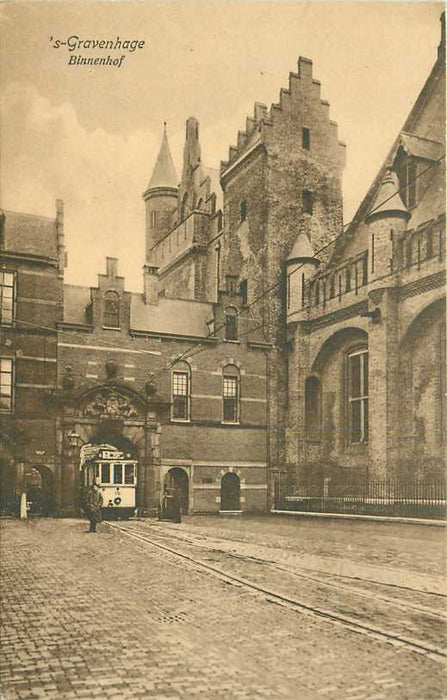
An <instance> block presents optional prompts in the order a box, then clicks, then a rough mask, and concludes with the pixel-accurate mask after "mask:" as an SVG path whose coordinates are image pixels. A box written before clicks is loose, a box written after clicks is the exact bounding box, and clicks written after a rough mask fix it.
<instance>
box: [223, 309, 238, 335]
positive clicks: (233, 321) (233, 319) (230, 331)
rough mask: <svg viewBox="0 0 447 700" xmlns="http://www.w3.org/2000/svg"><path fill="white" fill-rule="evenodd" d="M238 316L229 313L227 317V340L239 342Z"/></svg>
mask: <svg viewBox="0 0 447 700" xmlns="http://www.w3.org/2000/svg"><path fill="white" fill-rule="evenodd" d="M237 325H238V324H237V315H236V314H235V313H232V312H227V315H226V316H225V340H237V337H238V330H237Z"/></svg>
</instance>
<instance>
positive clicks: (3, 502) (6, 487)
mask: <svg viewBox="0 0 447 700" xmlns="http://www.w3.org/2000/svg"><path fill="white" fill-rule="evenodd" d="M15 510H16V503H15V496H14V466H13V465H12V464H11V463H9V462H6V461H0V515H12V514H13V513H14V511H15Z"/></svg>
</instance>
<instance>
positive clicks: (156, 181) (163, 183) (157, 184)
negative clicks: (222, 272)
mask: <svg viewBox="0 0 447 700" xmlns="http://www.w3.org/2000/svg"><path fill="white" fill-rule="evenodd" d="M143 199H144V201H145V204H146V260H149V259H150V257H151V254H150V250H151V248H152V246H153V245H155V243H157V242H158V241H159V240H160V239H161V238H162V237H163V236H164V235H165V234H166V233H168V231H169V230H170V229H171V227H172V223H173V221H172V219H173V212H174V211H175V209H176V207H177V202H178V181H177V175H176V172H175V167H174V162H173V160H172V156H171V151H170V150H169V144H168V136H167V133H166V122H165V125H164V132H163V139H162V142H161V147H160V152H159V154H158V158H157V161H156V163H155V167H154V170H153V172H152V176H151V179H150V180H149V184H148V186H147V188H146V191H145V192H144V193H143Z"/></svg>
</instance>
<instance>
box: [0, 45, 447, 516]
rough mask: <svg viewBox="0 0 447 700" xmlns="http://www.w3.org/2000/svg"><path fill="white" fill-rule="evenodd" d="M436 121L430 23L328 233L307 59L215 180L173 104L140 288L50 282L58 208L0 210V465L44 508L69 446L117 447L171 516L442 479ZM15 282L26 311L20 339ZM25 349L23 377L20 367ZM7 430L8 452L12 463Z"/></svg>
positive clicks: (335, 163) (63, 478)
mask: <svg viewBox="0 0 447 700" xmlns="http://www.w3.org/2000/svg"><path fill="white" fill-rule="evenodd" d="M444 115H445V38H444V34H443V37H442V40H441V44H440V46H439V50H438V57H437V60H436V63H435V65H434V67H433V70H432V71H431V73H430V75H429V77H428V79H427V81H426V84H425V85H424V87H423V89H422V92H421V94H420V95H419V97H418V98H417V100H416V103H415V105H414V107H413V109H412V110H411V113H410V114H409V116H408V118H407V120H406V122H405V124H404V125H403V128H402V131H401V132H400V133H399V134H398V136H397V138H396V140H395V143H394V144H393V147H392V149H391V151H390V153H389V154H388V155H387V157H386V159H385V161H384V164H383V166H382V168H381V169H380V171H379V173H378V174H377V177H376V178H375V180H374V182H373V184H372V186H371V187H370V189H369V191H368V193H367V194H366V197H365V198H364V200H363V202H362V203H361V205H360V207H359V209H358V211H357V213H356V215H355V217H354V219H353V221H352V222H350V224H349V225H348V226H347V227H345V229H344V228H343V206H342V186H341V182H342V172H343V167H344V162H345V145H344V144H343V143H342V142H340V141H339V139H338V135H337V125H336V124H335V123H334V122H333V121H331V119H330V116H329V105H328V103H327V102H326V101H325V100H324V99H322V98H321V86H320V83H319V82H318V80H316V79H315V78H314V77H313V71H312V62H311V61H310V60H309V59H306V58H300V59H299V62H298V70H297V72H296V73H291V74H290V76H289V85H288V88H287V89H283V90H281V92H280V98H279V102H278V103H277V104H273V105H272V106H271V108H270V110H268V109H267V107H266V106H264V105H261V104H259V103H257V104H256V105H255V107H254V112H253V116H251V117H248V118H247V120H246V124H245V128H244V130H243V131H240V132H239V133H238V136H237V144H236V145H235V146H232V147H230V150H229V157H228V160H227V161H226V162H224V163H222V164H221V169H220V173H217V172H216V171H214V170H212V169H209V168H206V167H205V166H204V165H203V162H202V158H201V149H200V138H199V124H198V122H197V120H196V119H195V118H193V117H190V118H189V119H188V120H187V122H186V135H185V147H184V155H183V169H182V176H181V180H180V183H178V180H177V175H176V172H175V167H174V164H173V161H172V157H171V154H170V151H169V145H168V138H167V134H166V129H165V131H164V134H163V138H162V144H161V148H160V153H159V155H158V158H157V161H156V163H155V166H154V170H153V172H152V175H151V177H150V180H149V183H148V185H147V187H146V189H145V191H144V193H143V200H144V204H145V209H146V259H145V264H144V267H143V277H144V292H143V293H142V294H136V293H132V292H128V291H126V289H125V285H124V279H123V278H122V277H120V276H119V275H118V269H117V261H116V260H114V259H111V258H108V259H107V269H106V273H105V274H100V275H99V276H98V284H97V286H96V287H93V288H87V287H79V286H75V285H65V286H64V287H63V286H62V263H61V260H62V258H63V241H62V233H61V225H62V221H61V213H60V212H59V213H58V216H57V218H56V221H55V222H51V224H50V223H48V224H46V225H45V226H46V228H39V226H41V227H43V224H42V225H41V224H39V221H40V220H39V219H37V218H36V217H22V215H9V214H8V213H6V216H5V219H4V225H3V231H4V232H5V233H4V234H3V238H2V246H3V248H2V268H1V269H2V271H3V274H4V275H6V277H4V278H3V295H4V296H3V300H2V304H3V306H2V308H4V309H5V310H6V317H5V318H6V321H5V322H4V327H3V326H2V346H1V347H2V352H1V356H2V372H3V373H4V376H5V377H6V379H5V380H4V382H3V380H2V386H6V387H7V388H8V387H9V386H11V387H13V386H14V385H15V388H14V392H15V394H14V398H13V399H10V398H8V396H10V395H11V396H12V394H11V393H9V394H8V393H7V392H6V391H5V392H4V396H3V398H2V401H3V403H2V436H3V437H2V440H3V444H4V443H5V441H6V442H7V443H8V447H7V449H8V450H9V451H10V455H9V457H8V458H7V459H6V460H4V461H3V462H2V464H3V465H4V467H3V471H2V473H5V474H10V473H11V472H8V464H9V463H12V462H14V459H15V462H16V463H17V464H19V467H16V471H17V469H18V472H17V473H19V472H20V469H22V472H23V469H24V467H20V464H24V463H26V464H28V465H31V464H32V465H34V464H35V465H37V467H39V464H44V463H45V466H46V467H47V468H49V469H50V470H51V473H52V475H53V477H52V478H53V479H54V484H55V491H54V493H55V501H56V504H57V509H58V512H60V513H70V512H73V508H74V499H75V494H76V490H77V478H78V474H79V460H80V451H81V449H82V446H84V445H91V444H107V445H110V444H112V445H114V446H116V447H118V448H119V449H122V450H124V451H126V452H128V453H130V454H132V455H133V456H134V457H135V459H136V460H137V461H138V465H139V467H138V468H139V471H138V475H139V478H138V492H137V501H138V505H139V508H140V512H143V513H144V512H146V513H150V512H154V510H155V508H156V507H157V504H158V502H159V500H160V494H161V492H162V490H163V487H164V485H165V484H172V483H173V484H175V485H177V486H178V487H179V488H180V489H181V491H182V494H183V496H182V498H183V508H184V510H189V511H190V512H191V511H194V512H217V511H219V510H222V509H223V510H228V509H232V510H262V509H264V508H266V507H267V506H269V505H271V504H272V503H273V497H274V490H275V487H276V488H280V489H281V491H283V490H284V489H286V492H287V493H288V494H289V495H290V496H291V498H293V494H294V493H297V492H299V491H300V490H302V489H303V488H307V487H310V488H316V489H317V492H318V489H321V488H322V489H324V490H325V492H329V491H330V490H331V488H333V487H334V485H335V484H336V483H337V482H338V481H340V479H346V478H348V479H350V480H351V482H352V483H355V482H357V483H361V482H365V481H368V480H371V479H376V480H377V479H385V478H387V479H389V478H393V479H396V480H400V481H405V480H413V481H414V480H416V481H417V480H419V481H424V480H425V481H427V480H428V481H430V480H434V479H439V478H443V477H444V474H445V463H444V442H443V440H444V437H443V435H444V433H443V425H444V424H445V415H446V409H445V377H444V368H445V321H444V315H445V270H444V261H445V185H444V183H445V161H444V152H445V146H444V123H445V116H444ZM8 217H12V218H11V219H10V223H9V224H8ZM14 217H16V218H14ZM14 221H17V222H18V223H17V225H16V224H14ZM26 221H29V222H31V221H34V222H35V223H34V224H33V225H34V226H35V227H37V228H39V231H41V230H42V232H43V233H42V234H39V235H38V236H36V237H35V239H34V240H35V245H36V246H37V247H39V246H41V248H39V250H37V249H36V250H34V249H33V251H28V250H27V248H26V246H27V245H28V243H27V242H26V241H27V240H28V235H29V228H27V226H28V224H26ZM29 225H31V224H29ZM8 226H9V227H10V228H9V229H8ZM8 231H10V232H9V233H8ZM12 231H15V232H16V235H17V236H18V238H17V240H16V241H15V240H14V236H13V233H12ZM31 253H32V254H31ZM11 256H12V257H11ZM33 256H34V257H33ZM36 256H39V261H37V260H35V259H34V258H36ZM45 256H46V257H45ZM142 262H143V261H142ZM38 265H40V266H41V267H39V268H38V273H39V274H38V275H37V272H35V273H34V278H35V279H38V280H39V282H36V283H35V284H36V285H37V286H35V287H34V288H33V290H34V291H33V295H31V294H28V292H26V287H25V282H23V285H24V286H23V289H24V290H25V291H23V292H22V286H21V284H22V283H21V282H20V280H21V278H20V275H21V274H22V273H21V270H22V269H23V275H24V279H27V277H26V275H28V276H29V277H30V278H31V275H32V272H30V270H37V267H38ZM36 266H37V267H36ZM11 275H12V277H11ZM34 278H33V279H34ZM11 280H13V282H11ZM50 280H51V283H52V284H53V285H54V290H53V291H51V292H50V290H49V288H48V287H46V286H45V285H46V284H50ZM16 284H17V285H19V286H18V287H15V286H14V285H16ZM8 285H9V286H8ZM11 289H12V292H11V291H10V290H11ZM27 294H28V297H31V296H34V298H35V301H34V306H35V310H34V312H33V314H35V316H34V315H33V318H37V319H39V321H38V323H36V327H35V332H34V331H33V330H28V329H27V330H26V333H25V331H24V328H25V326H26V322H27V318H28V317H27V316H26V314H27V313H29V311H28V309H29V307H27V306H26V304H27V303H30V302H29V299H28V301H26V298H27ZM11 295H12V297H13V298H14V300H17V305H16V307H15V311H14V313H15V319H13V321H12V320H11V313H10V304H9V302H8V301H7V300H8V299H9V298H11ZM49 298H51V299H52V303H51V304H49V305H48V304H47V301H48V299H49ZM24 299H25V300H24ZM62 300H63V310H62ZM8 314H9V316H8ZM22 321H23V322H22ZM3 338H5V340H3ZM25 338H26V339H28V340H29V341H30V345H29V346H28V345H27V346H26V347H31V348H32V349H33V352H34V351H35V352H36V353H37V355H38V357H37V356H36V357H35V358H34V360H30V359H29V358H28V355H31V354H32V353H31V350H29V351H28V350H26V348H25V344H26V342H27V341H26V340H25ZM43 338H45V339H46V340H45V343H46V346H45V348H44V349H42V347H41V345H39V346H38V342H39V343H42V342H44V341H43ZM35 339H36V340H35ZM37 339H39V340H37ZM10 341H11V342H14V343H15V344H16V345H14V347H13V346H12V345H11V343H10ZM16 346H17V347H16ZM19 350H20V352H22V353H23V354H22V357H19V355H20V352H19V355H18V354H17V352H18V351H19ZM25 351H26V357H27V359H26V360H25ZM51 352H52V353H53V354H51ZM14 353H15V354H14ZM56 359H57V362H56ZM26 362H34V364H33V365H32V366H33V367H34V368H35V369H34V372H35V373H36V372H38V369H39V371H41V374H39V375H37V374H34V375H33V376H32V380H31V379H29V380H28V379H26V378H27V377H28V375H27V374H25V372H31V371H32V370H31V369H26V368H27V367H28V366H27V365H26ZM56 365H57V378H56V374H55V373H56ZM44 368H45V373H44ZM43 376H45V380H43V379H42V378H41V377H43ZM52 387H54V391H53V392H52V393H51V392H49V390H50V389H51V388H52ZM25 390H26V391H27V392H28V394H24V393H23V392H25ZM2 391H3V390H2ZM11 391H12V389H11ZM33 392H34V393H33ZM22 396H23V397H25V396H26V397H29V400H28V398H23V399H22V398H21V397H22ZM33 397H34V398H33ZM33 401H34V402H40V404H39V406H40V408H38V407H37V404H33ZM44 401H45V402H46V403H45V408H44V407H43V406H44V404H43V402H44ZM30 406H31V407H34V408H33V411H34V414H33V416H34V417H31V416H28V413H27V412H29V411H30ZM42 415H44V416H45V419H44V418H42ZM27 421H28V422H27ZM32 421H35V422H34V423H32ZM39 421H41V423H42V425H43V422H44V421H46V423H45V425H47V424H48V430H46V429H45V437H42V438H41V441H42V444H39V445H38V446H37V445H35V443H34V442H33V440H34V438H33V434H37V435H43V431H42V425H41V423H39ZM3 425H6V430H5V428H4V427H3ZM50 426H51V429H50ZM33 430H34V433H33ZM14 431H22V432H21V433H20V434H22V433H23V440H22V444H25V443H26V444H27V445H28V447H27V451H24V449H22V448H20V449H19V448H14V449H17V452H16V453H15V456H14V454H13V452H12V450H13V447H11V445H13V443H14V444H16V443H18V438H14V437H13V434H15V433H14ZM18 434H19V433H17V435H18ZM4 436H6V437H4ZM51 436H53V437H51ZM14 440H15V442H14ZM44 443H45V444H44ZM47 443H48V444H47ZM33 449H34V453H36V451H37V452H40V453H42V455H45V459H42V461H41V462H39V460H37V459H35V457H36V455H35V454H34V453H33ZM8 460H9V462H8ZM22 472H20V474H21V473H22ZM20 474H19V477H17V479H19V480H20V478H22V477H20ZM8 478H9V477H8ZM11 483H12V482H11ZM11 488H12V487H11ZM10 490H11V489H10Z"/></svg>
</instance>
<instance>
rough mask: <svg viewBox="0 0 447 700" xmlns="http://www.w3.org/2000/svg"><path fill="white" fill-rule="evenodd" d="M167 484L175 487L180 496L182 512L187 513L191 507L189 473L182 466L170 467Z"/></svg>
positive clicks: (170, 487) (169, 486)
mask: <svg viewBox="0 0 447 700" xmlns="http://www.w3.org/2000/svg"><path fill="white" fill-rule="evenodd" d="M165 486H167V487H168V489H175V490H176V491H177V492H178V494H179V496H180V503H181V507H182V514H183V515H186V514H187V513H188V508H189V479H188V474H187V473H186V472H185V470H184V469H180V467H174V468H173V469H170V470H169V471H168V473H167V474H166V476H165Z"/></svg>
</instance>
